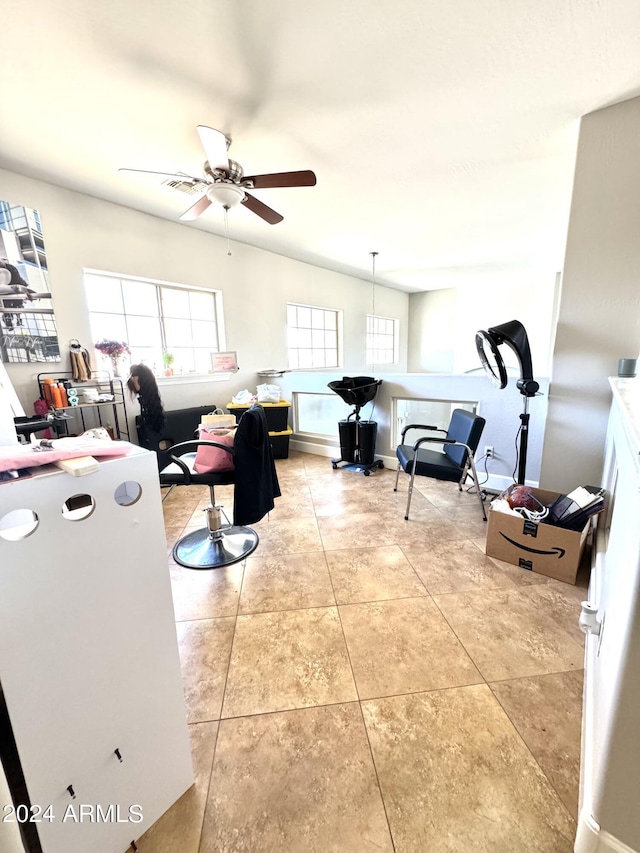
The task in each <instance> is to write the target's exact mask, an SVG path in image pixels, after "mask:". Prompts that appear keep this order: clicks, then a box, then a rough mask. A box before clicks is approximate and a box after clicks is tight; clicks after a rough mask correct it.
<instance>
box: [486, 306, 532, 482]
mask: <svg viewBox="0 0 640 853" xmlns="http://www.w3.org/2000/svg"><path fill="white" fill-rule="evenodd" d="M502 344H507V345H508V346H510V347H511V349H512V350H513V351H514V352H515V354H516V356H517V358H518V363H519V364H520V379H518V381H517V382H516V387H517V388H518V390H519V391H520V393H521V394H522V396H523V398H524V400H523V412H522V414H521V415H520V422H521V426H520V452H519V454H518V484H520V485H524V482H525V473H526V468H527V445H528V439H529V398H530V397H535V396H536V394H537V393H538V390H539V388H540V385H539V384H538V383H537V382H536V381H535V379H534V378H533V366H532V364H531V348H530V347H529V338H528V337H527V332H526V329H525V327H524V326H523V325H522V323H521V322H520V321H519V320H510V321H509V322H508V323H502V325H500V326H491V327H490V328H489V329H487V330H486V331H484V330H483V329H480V330H479V331H478V332H476V349H477V350H478V355H479V356H480V361H481V363H482V366H483V367H484V369H485V372H486V373H487V375H488V376H489V378H490V379H491V381H492V382H493V384H494V385H495V386H496V387H497V388H506V387H507V369H506V367H505V366H504V361H503V360H502V355H501V354H500V351H499V349H498V347H499V346H501V345H502Z"/></svg>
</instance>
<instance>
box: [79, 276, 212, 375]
mask: <svg viewBox="0 0 640 853" xmlns="http://www.w3.org/2000/svg"><path fill="white" fill-rule="evenodd" d="M83 274H84V275H89V276H93V277H97V278H105V279H112V280H114V279H115V280H117V281H119V282H127V283H136V282H140V283H141V284H145V285H152V286H153V287H155V288H156V292H157V296H158V306H159V315H158V324H159V332H160V339H161V342H162V349H163V351H164V350H165V349H166V331H165V326H164V320H166V319H168V318H165V317H163V316H162V307H161V306H162V300H161V298H160V293H161V290H162V289H172V290H179V291H183V292H184V291H186V292H187V293H198V294H201V293H204V294H208V295H210V296H211V297H212V299H213V309H214V321H213V322H214V323H215V328H216V335H217V346H216V345H215V343H214V344H212V346H210V347H197V346H194V347H191V349H193V350H205V351H206V352H207V353H209V354H210V353H214V352H224V351H226V338H225V331H224V322H223V305H222V292H221V291H219V290H214V289H209V288H205V287H194V286H193V285H186V284H182V283H179V282H173V281H163V280H161V279H151V278H142V277H140V276H133V275H126V274H123V273H114V272H107V271H105V270H97V269H90V268H85V269H84V270H83ZM85 286H86V285H85ZM88 314H89V322H90V324H91V317H92V314H96V315H97V314H100V315H105V314H113V315H114V316H116V317H121V318H124V322H125V325H126V322H127V316H128V315H127V314H126V311H124V310H116V311H91V309H90V308H89V309H88ZM129 316H134V315H129ZM194 319H195V318H194V317H190V320H191V321H193V320H194ZM92 333H93V329H92ZM94 343H95V341H94ZM126 343H129V342H128V341H126ZM183 349H184V348H183ZM186 349H189V347H187V348H186ZM131 358H132V359H133V363H135V360H136V355H135V351H134V352H133V353H132V355H131ZM143 361H144V360H143ZM145 363H146V362H145ZM207 363H208V364H209V365H210V364H211V359H210V355H209V357H208V360H207ZM148 366H149V367H152V368H153V367H154V365H151V364H149V365H148ZM211 372H212V369H211V367H209V368H208V369H207V371H206V373H211ZM155 373H156V375H157V376H158V377H161V376H162V377H165V378H166V381H171V380H184V379H188V378H190V377H195V376H201V375H205V371H202V370H200V371H195V370H194V371H189V372H186V373H184V372H183V373H180V372H179V371H176V372H175V374H174V375H172V376H166V375H165V370H164V364H156V365H155Z"/></svg>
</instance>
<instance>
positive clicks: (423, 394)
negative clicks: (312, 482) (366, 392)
mask: <svg viewBox="0 0 640 853" xmlns="http://www.w3.org/2000/svg"><path fill="white" fill-rule="evenodd" d="M375 375H376V378H379V379H382V385H381V386H380V388H379V389H378V393H377V395H376V398H375V409H374V414H373V418H372V419H373V420H375V421H376V422H377V424H378V437H377V441H376V457H381V458H383V459H384V461H385V463H386V466H387V467H390V468H395V466H396V464H397V463H396V460H395V444H394V443H393V442H392V435H393V432H392V429H391V427H392V424H391V417H392V413H393V401H394V399H398V398H400V399H401V398H408V399H433V400H455V401H461V402H473V403H475V402H478V403H479V406H478V414H480V415H482V417H484V418H485V419H486V421H487V425H486V427H485V429H484V432H483V435H482V439H481V441H480V447H479V451H480V452H479V454H478V455H480V454H481V453H482V450H483V448H484V445H486V444H489V445H492V446H493V447H494V449H495V454H496V456H495V459H492V460H489V461H488V464H487V472H488V474H489V475H490V480H489V483H488V485H489V487H491V488H495V489H503V488H506V487H507V486H508V485H509V484H511V483H512V482H513V472H514V469H515V468H516V456H515V447H514V445H515V438H516V433H517V431H518V429H519V427H520V414H521V413H522V409H523V398H522V395H521V394H520V392H519V391H518V390H517V389H516V386H515V378H516V377H515V376H514V377H513V378H510V379H509V383H508V385H507V387H506V388H505V389H504V390H503V391H501V390H499V389H497V388H495V387H494V386H493V385H492V384H491V383H490V382H489V380H488V379H487V378H486V377H485V375H484V374H478V375H475V376H460V375H457V376H454V375H443V374H404V375H403V376H397V375H393V374H385V373H380V372H376V374H375ZM518 375H519V374H518ZM335 378H336V377H335V374H328V373H327V374H323V373H306V374H297V373H296V374H285V375H284V376H283V377H282V378H281V379H278V380H275V381H277V382H278V384H279V385H280V387H281V388H282V392H283V396H284V398H285V399H287V400H291V399H293V400H294V401H295V394H296V392H300V391H306V392H314V393H318V394H333V392H331V391H330V390H329V389H328V388H327V384H328V383H329V382H331V381H332V380H333V379H335ZM539 381H540V386H541V390H542V392H543V393H542V395H541V396H539V397H535V398H534V399H532V400H531V401H530V405H529V413H530V422H529V450H528V454H527V471H526V478H527V482H528V483H530V484H531V485H537V483H538V480H539V477H540V461H541V455H542V442H543V437H544V428H545V421H546V415H547V393H546V392H547V388H548V379H546V378H544V377H542V378H539ZM343 410H344V411H343V415H342V417H344V418H346V417H347V415H348V414H349V413H350V411H351V407H350V406H348V405H347V404H346V403H344V405H343ZM361 417H362V418H370V417H371V404H368V405H367V406H365V407H364V408H363V409H362V412H361ZM292 447H294V448H297V449H300V450H308V451H310V452H313V453H319V454H321V455H326V456H332V455H333V456H339V455H340V454H339V453H337V452H336V451H337V449H338V448H339V440H338V425H337V423H336V428H335V435H334V436H332V437H331V438H329V439H324V440H323V439H318V438H314V437H313V436H304V435H297V434H294V437H293V440H292ZM327 470H330V466H329V464H328V468H327ZM481 470H482V471H484V463H483V465H482V467H481ZM478 473H479V474H480V471H479V472H478ZM480 479H481V480H482V479H484V477H481V478H480Z"/></svg>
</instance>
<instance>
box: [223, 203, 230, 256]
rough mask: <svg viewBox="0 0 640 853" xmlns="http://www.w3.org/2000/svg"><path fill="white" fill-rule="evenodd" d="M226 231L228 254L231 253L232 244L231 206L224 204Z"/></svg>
mask: <svg viewBox="0 0 640 853" xmlns="http://www.w3.org/2000/svg"><path fill="white" fill-rule="evenodd" d="M224 233H225V234H226V237H227V255H231V246H230V245H229V208H228V207H227V205H226V204H225V206H224Z"/></svg>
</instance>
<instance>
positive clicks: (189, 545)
mask: <svg viewBox="0 0 640 853" xmlns="http://www.w3.org/2000/svg"><path fill="white" fill-rule="evenodd" d="M210 488H211V499H212V503H211V504H210V505H209V506H208V507H207V508H206V509H205V510H204V512H205V513H206V515H207V526H206V527H205V528H203V529H202V530H194V531H193V532H192V533H187V535H186V536H183V537H182V539H179V540H178V542H176V544H175V545H174V547H173V559H174V560H175V561H176V563H178V565H180V566H184V567H185V569H221V568H224V566H232V565H233V564H234V563H239V562H240V560H244V558H245V557H248V556H249V554H252V553H253V552H254V551H255V550H256V548H257V547H258V542H259V541H260V540H259V538H258V534H257V533H256V532H255V530H252V529H251V527H238V526H235V525H233V524H229V523H227V524H222V516H223V515H224V516H225V518H226V515H225V513H224V510H223V509H222V507H221V506H219V505H218V504H216V503H214V500H215V499H214V494H213V486H211V487H210Z"/></svg>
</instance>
